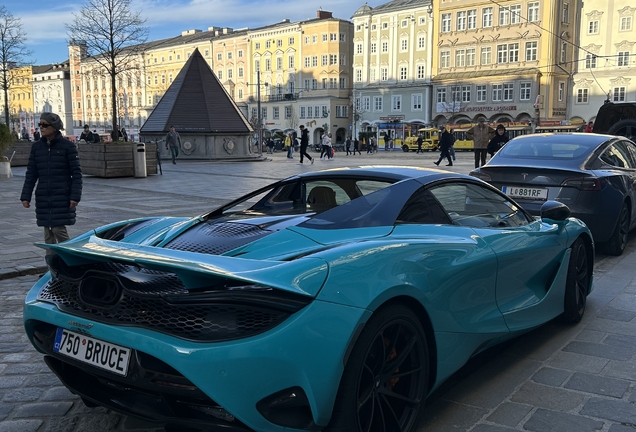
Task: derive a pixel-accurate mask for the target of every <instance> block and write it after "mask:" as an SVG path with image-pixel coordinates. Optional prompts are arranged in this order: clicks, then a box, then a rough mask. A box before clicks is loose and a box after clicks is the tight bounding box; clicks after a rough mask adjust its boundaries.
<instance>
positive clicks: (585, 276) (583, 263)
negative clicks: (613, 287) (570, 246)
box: [575, 244, 590, 315]
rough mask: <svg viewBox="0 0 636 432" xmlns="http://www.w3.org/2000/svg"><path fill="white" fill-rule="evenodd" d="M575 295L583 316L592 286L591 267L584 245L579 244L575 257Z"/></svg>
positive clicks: (578, 309) (578, 310) (580, 313)
mask: <svg viewBox="0 0 636 432" xmlns="http://www.w3.org/2000/svg"><path fill="white" fill-rule="evenodd" d="M575 259H576V261H575V272H576V279H575V284H576V286H575V293H576V308H577V312H578V314H579V315H583V312H585V302H586V299H587V292H588V290H589V286H590V276H589V267H588V265H587V263H588V262H587V251H586V249H585V246H584V245H583V244H579V245H578V247H577V249H576V257H575Z"/></svg>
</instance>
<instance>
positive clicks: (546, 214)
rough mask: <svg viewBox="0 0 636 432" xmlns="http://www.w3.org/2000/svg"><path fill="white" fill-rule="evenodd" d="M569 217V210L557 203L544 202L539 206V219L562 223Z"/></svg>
mask: <svg viewBox="0 0 636 432" xmlns="http://www.w3.org/2000/svg"><path fill="white" fill-rule="evenodd" d="M569 217H570V208H569V207H568V206H566V205H565V204H563V203H560V202H558V201H546V202H545V203H544V204H543V205H542V206H541V219H552V220H553V221H564V220H566V219H567V218H569Z"/></svg>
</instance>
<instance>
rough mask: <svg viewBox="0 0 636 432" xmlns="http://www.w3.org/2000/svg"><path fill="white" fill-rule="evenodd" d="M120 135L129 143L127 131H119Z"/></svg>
mask: <svg viewBox="0 0 636 432" xmlns="http://www.w3.org/2000/svg"><path fill="white" fill-rule="evenodd" d="M119 135H121V137H122V138H123V139H124V141H125V142H128V134H127V133H126V129H124V128H121V131H119Z"/></svg>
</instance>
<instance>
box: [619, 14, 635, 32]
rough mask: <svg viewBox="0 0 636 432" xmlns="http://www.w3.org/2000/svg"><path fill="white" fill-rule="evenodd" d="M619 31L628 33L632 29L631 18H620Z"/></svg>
mask: <svg viewBox="0 0 636 432" xmlns="http://www.w3.org/2000/svg"><path fill="white" fill-rule="evenodd" d="M620 29H621V31H628V30H631V29H632V17H630V16H627V17H621V27H620Z"/></svg>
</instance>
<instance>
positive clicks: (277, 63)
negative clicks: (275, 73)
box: [276, 57, 283, 70]
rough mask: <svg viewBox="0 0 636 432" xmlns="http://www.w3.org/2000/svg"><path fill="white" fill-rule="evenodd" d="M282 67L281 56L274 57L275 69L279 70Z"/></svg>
mask: <svg viewBox="0 0 636 432" xmlns="http://www.w3.org/2000/svg"><path fill="white" fill-rule="evenodd" d="M282 68H283V58H282V57H276V70H281V69H282Z"/></svg>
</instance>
